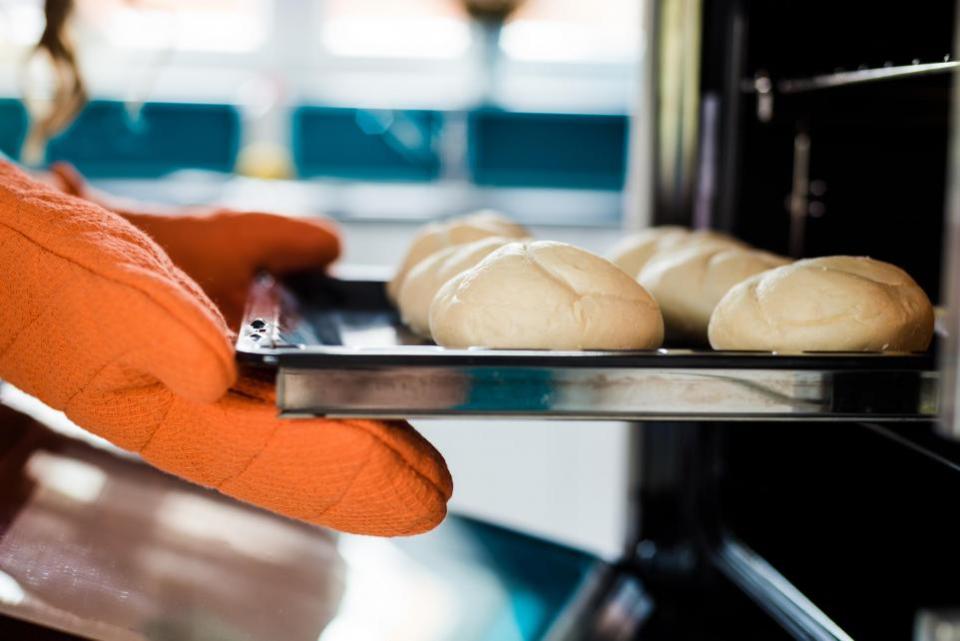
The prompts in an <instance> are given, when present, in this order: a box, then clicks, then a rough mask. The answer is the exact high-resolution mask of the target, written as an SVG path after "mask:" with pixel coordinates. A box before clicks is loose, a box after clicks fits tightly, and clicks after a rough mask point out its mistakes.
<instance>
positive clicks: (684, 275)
mask: <svg viewBox="0 0 960 641" xmlns="http://www.w3.org/2000/svg"><path fill="white" fill-rule="evenodd" d="M788 262H790V261H789V260H788V259H786V258H782V257H780V256H775V255H774V254H768V253H767V252H762V251H758V250H754V249H744V248H742V247H739V246H736V245H733V244H731V243H728V242H719V243H717V242H706V243H700V244H696V243H695V244H692V245H691V244H687V245H685V246H683V247H681V248H679V249H677V250H676V251H667V250H664V251H661V252H659V253H658V254H656V255H655V256H654V257H653V258H651V259H650V260H649V261H648V262H647V264H646V265H645V266H644V268H643V269H642V270H641V271H640V274H639V276H638V277H637V280H638V281H640V284H641V285H643V286H644V287H645V288H646V290H647V291H648V292H650V293H651V294H652V295H653V297H654V298H655V299H656V300H657V303H658V304H659V305H660V311H661V312H662V313H663V322H664V326H665V328H666V334H667V336H668V337H669V339H670V340H678V341H691V342H695V343H706V342H707V326H708V325H709V324H710V315H711V314H712V313H713V308H714V307H716V306H717V303H719V302H720V299H721V298H723V296H724V294H726V293H727V292H728V291H730V288H731V287H733V286H734V285H736V284H737V283H739V282H741V281H743V280H745V279H747V278H749V277H750V276H753V275H754V274H759V273H760V272H764V271H767V270H768V269H773V268H774V267H779V266H781V265H785V264H787V263H788Z"/></svg>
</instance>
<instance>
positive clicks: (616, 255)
mask: <svg viewBox="0 0 960 641" xmlns="http://www.w3.org/2000/svg"><path fill="white" fill-rule="evenodd" d="M689 233H690V232H689V231H688V230H687V229H686V228H684V227H677V226H673V225H665V226H663V227H648V228H646V229H641V230H640V231H638V232H635V233H633V234H630V235H629V236H627V237H626V238H624V239H623V240H621V241H620V242H618V243H617V244H616V245H614V246H613V249H611V250H610V251H609V252H608V253H607V258H609V259H610V261H611V262H612V263H613V264H614V265H616V266H617V267H619V268H620V269H622V270H623V271H625V272H627V273H628V274H630V275H631V276H636V275H637V274H639V273H640V269H641V268H642V267H643V266H644V264H645V263H646V262H647V261H648V260H650V258H651V257H653V255H654V254H655V253H656V252H657V247H658V246H659V245H660V243H661V242H662V241H663V240H664V239H666V238H670V237H675V238H679V237H682V236H687V235H688V234H689Z"/></svg>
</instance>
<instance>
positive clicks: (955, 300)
mask: <svg viewBox="0 0 960 641" xmlns="http://www.w3.org/2000/svg"><path fill="white" fill-rule="evenodd" d="M955 20H956V22H955V24H954V33H957V34H960V11H958V12H957V15H956V18H955ZM957 42H958V44H955V47H956V48H958V49H960V38H958V39H957ZM958 53H960V52H958V51H955V52H954V56H957V54H958ZM951 98H952V102H951V107H950V110H951V113H950V125H951V127H950V148H949V153H950V157H949V162H948V166H947V194H946V212H945V218H946V224H945V232H944V239H943V240H942V242H943V244H944V245H943V263H944V265H943V267H942V269H943V291H942V292H941V301H942V303H943V304H945V305H946V306H947V311H946V315H945V317H944V318H943V325H944V326H945V327H946V340H944V341H943V343H944V344H943V348H942V349H941V358H940V368H941V372H942V376H943V416H942V417H941V420H940V421H939V423H938V424H937V428H938V431H939V432H940V433H941V434H943V435H944V436H947V437H950V438H953V439H956V440H960V411H958V409H960V130H958V125H960V83H956V82H955V83H954V84H953V92H952V95H951Z"/></svg>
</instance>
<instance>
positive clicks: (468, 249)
mask: <svg viewBox="0 0 960 641" xmlns="http://www.w3.org/2000/svg"><path fill="white" fill-rule="evenodd" d="M509 242H512V241H511V239H508V238H503V237H501V236H491V237H489V238H484V239H482V240H475V241H473V242H472V243H466V244H464V245H452V246H450V247H446V248H444V249H441V250H440V251H437V252H434V253H433V254H431V255H430V256H428V257H427V258H425V259H423V260H422V261H420V262H419V263H417V264H416V265H415V266H414V268H413V269H411V270H410V272H409V273H408V274H407V277H406V278H405V279H404V280H403V285H402V286H401V287H400V294H399V295H398V296H397V307H398V308H399V309H400V316H401V318H402V319H403V322H404V323H405V324H406V325H407V327H409V328H410V329H411V330H413V331H414V332H416V333H417V334H420V335H421V336H426V337H428V338H429V337H430V303H432V302H433V297H434V296H436V295H437V292H438V291H439V290H440V288H441V287H443V285H444V284H445V283H446V282H447V281H448V280H450V279H451V278H453V277H454V276H456V275H457V274H459V273H460V272H463V271H466V270H468V269H470V268H471V267H473V266H474V265H476V264H477V263H479V262H480V261H481V260H483V259H484V258H486V257H487V256H488V255H489V254H491V253H493V252H494V251H495V250H497V249H500V248H501V247H503V246H504V245H506V244H507V243H509Z"/></svg>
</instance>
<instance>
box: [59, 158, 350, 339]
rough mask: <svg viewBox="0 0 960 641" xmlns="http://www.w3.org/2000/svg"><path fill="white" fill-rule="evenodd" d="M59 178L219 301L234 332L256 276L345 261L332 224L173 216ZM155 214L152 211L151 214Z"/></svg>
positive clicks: (66, 172) (257, 215)
mask: <svg viewBox="0 0 960 641" xmlns="http://www.w3.org/2000/svg"><path fill="white" fill-rule="evenodd" d="M51 172H52V174H51V178H53V179H54V184H55V185H56V186H58V187H59V188H60V189H61V190H62V191H64V192H65V193H68V194H72V195H75V196H80V197H81V198H84V199H85V200H89V201H91V202H95V203H97V204H99V205H100V206H101V207H104V208H105V209H109V210H111V211H113V212H114V213H117V214H120V215H121V216H123V217H124V218H126V219H127V220H128V221H130V222H131V223H133V224H134V225H136V226H137V227H138V228H140V229H141V230H142V231H144V232H146V234H147V235H148V236H150V237H151V238H152V239H153V240H155V241H156V242H157V243H158V244H159V245H160V247H162V248H163V250H164V251H165V252H166V253H167V255H168V256H170V258H171V259H172V260H173V262H174V264H176V265H177V266H178V267H180V268H181V269H182V270H183V271H185V272H187V274H189V275H190V277H191V278H193V280H194V281H196V283H197V284H199V285H200V287H202V288H203V290H204V292H206V294H207V295H208V296H209V297H210V298H211V299H212V300H213V302H214V303H215V304H216V305H217V307H218V308H219V309H220V311H221V312H222V313H223V315H224V317H225V318H226V319H227V323H228V324H229V325H230V327H232V328H234V329H236V328H237V326H238V325H239V323H240V319H241V317H242V316H243V306H244V302H245V301H246V295H247V291H248V289H249V286H250V281H251V279H252V278H253V277H254V275H255V270H256V269H266V270H268V271H270V272H271V273H273V274H284V273H289V272H292V271H297V270H301V269H305V268H308V267H315V266H317V265H326V264H329V263H331V262H333V260H334V259H336V257H337V256H338V255H339V254H340V239H339V237H338V236H337V234H336V231H335V230H334V228H333V225H332V224H331V223H329V222H327V221H325V220H317V219H293V218H288V217H286V216H278V215H276V214H270V213H261V212H236V211H230V210H222V209H220V210H216V209H215V210H205V209H200V208H198V209H197V210H196V211H195V212H182V211H176V212H170V213H167V212H165V211H164V208H162V207H159V206H156V205H154V206H153V207H152V208H151V207H149V206H146V205H143V204H142V203H136V202H130V201H127V200H125V199H121V198H117V197H111V196H109V195H107V194H103V193H99V192H97V191H96V190H94V189H91V188H90V187H89V186H88V185H87V183H86V181H85V180H84V179H83V176H81V175H80V173H79V172H78V171H77V170H76V169H75V168H74V167H73V166H71V165H69V164H67V163H56V164H54V166H53V167H52V168H51ZM147 209H152V211H146V210H147Z"/></svg>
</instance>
